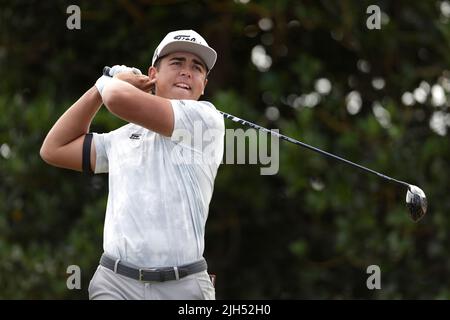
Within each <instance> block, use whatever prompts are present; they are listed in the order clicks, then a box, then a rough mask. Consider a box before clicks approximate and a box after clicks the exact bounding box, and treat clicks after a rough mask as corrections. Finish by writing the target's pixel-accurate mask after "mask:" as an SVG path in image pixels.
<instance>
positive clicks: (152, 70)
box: [148, 66, 158, 80]
mask: <svg viewBox="0 0 450 320" xmlns="http://www.w3.org/2000/svg"><path fill="white" fill-rule="evenodd" d="M157 74H158V70H157V69H156V68H155V67H154V66H150V67H149V68H148V77H149V78H150V80H153V79H155V78H156V75H157Z"/></svg>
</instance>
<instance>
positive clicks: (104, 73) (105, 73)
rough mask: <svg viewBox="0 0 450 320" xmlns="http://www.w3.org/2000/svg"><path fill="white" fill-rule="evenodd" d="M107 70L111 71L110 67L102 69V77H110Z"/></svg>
mask: <svg viewBox="0 0 450 320" xmlns="http://www.w3.org/2000/svg"><path fill="white" fill-rule="evenodd" d="M109 70H111V68H110V67H108V66H105V67H103V75H104V76H108V77H110V75H109Z"/></svg>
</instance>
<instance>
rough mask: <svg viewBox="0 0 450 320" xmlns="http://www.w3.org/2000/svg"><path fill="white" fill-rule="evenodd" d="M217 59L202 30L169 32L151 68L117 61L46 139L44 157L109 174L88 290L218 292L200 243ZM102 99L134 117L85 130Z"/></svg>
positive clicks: (211, 175) (167, 295)
mask: <svg viewBox="0 0 450 320" xmlns="http://www.w3.org/2000/svg"><path fill="white" fill-rule="evenodd" d="M216 58H217V54H216V52H215V51H214V50H213V49H212V48H211V47H209V46H208V44H207V43H206V41H205V39H203V37H201V36H200V35H199V34H198V33H197V32H195V31H193V30H178V31H174V32H170V33H168V34H167V36H166V37H165V38H164V39H163V40H162V41H161V43H160V44H159V46H158V47H157V48H156V50H155V52H154V56H153V59H152V65H151V66H150V68H149V69H148V76H145V75H142V74H141V72H140V71H139V70H138V69H136V68H130V67H126V66H123V65H116V66H113V67H112V68H110V69H109V71H108V74H107V75H102V76H101V77H100V78H99V79H98V80H97V82H96V84H95V86H93V87H92V88H91V89H89V90H88V91H87V92H86V93H85V94H84V95H83V96H81V98H80V99H79V100H78V101H76V102H75V103H74V104H73V105H72V106H71V107H70V108H69V109H68V110H67V111H66V112H65V113H64V114H63V115H62V116H61V117H60V118H59V119H58V121H57V122H56V123H55V124H54V126H53V127H52V128H51V130H50V132H49V133H48V135H47V137H46V138H45V140H44V142H43V145H42V147H41V151H40V154H41V157H42V158H43V159H44V160H45V161H46V162H47V163H49V164H51V165H53V166H57V167H62V168H67V169H72V170H77V171H85V172H92V173H108V176H109V194H108V203H107V207H106V216H105V225H104V237H103V250H104V253H103V255H102V256H101V257H100V264H99V266H98V268H97V270H96V272H95V274H94V276H93V277H92V279H91V282H90V284H89V289H88V290H89V298H90V299H215V289H214V286H213V283H212V282H211V279H210V277H209V274H208V272H207V264H206V261H205V259H204V257H203V252H204V235H205V224H206V220H207V217H208V208H209V203H210V200H211V196H212V193H213V187H214V180H215V177H216V174H217V170H218V167H219V165H220V163H221V161H222V156H223V138H224V132H225V128H224V120H223V117H222V116H221V114H220V113H219V112H218V111H217V110H216V109H215V107H214V106H213V105H212V104H211V103H209V102H206V101H199V98H200V97H201V95H202V94H203V93H204V89H205V87H206V84H207V82H208V80H207V76H208V74H209V72H210V71H211V69H212V68H213V66H214V64H215V62H216ZM102 103H103V104H104V105H105V106H106V108H107V109H108V111H109V112H110V113H111V114H113V115H115V116H117V117H119V118H121V119H124V120H125V121H127V122H128V124H126V125H124V126H122V127H120V128H118V129H116V130H114V131H111V132H108V133H101V134H99V133H89V127H90V124H91V122H92V119H93V118H94V116H95V114H96V113H97V111H98V110H99V109H100V107H101V105H102Z"/></svg>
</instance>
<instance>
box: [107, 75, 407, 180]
mask: <svg viewBox="0 0 450 320" xmlns="http://www.w3.org/2000/svg"><path fill="white" fill-rule="evenodd" d="M109 70H110V67H104V68H103V74H104V75H108V76H109ZM219 112H220V113H221V114H222V115H223V116H224V117H225V118H227V119H230V120H231V121H234V122H237V123H240V124H242V125H244V126H248V127H251V128H253V129H257V130H261V131H264V132H266V133H269V134H271V135H273V136H275V137H277V138H280V139H282V140H285V141H289V142H291V143H293V144H296V145H298V146H301V147H304V148H307V149H309V150H312V151H315V152H317V153H320V154H322V155H324V156H327V157H329V158H332V159H335V160H338V161H341V162H344V163H346V164H348V165H351V166H354V167H357V168H359V169H361V170H363V171H366V172H369V173H372V174H374V175H376V176H378V177H380V178H383V179H385V180H388V181H391V182H395V183H399V184H401V185H404V186H406V187H407V188H409V186H410V185H409V183H406V182H404V181H400V180H397V179H394V178H391V177H388V176H386V175H384V174H381V173H379V172H376V171H375V170H372V169H369V168H366V167H364V166H361V165H359V164H357V163H354V162H351V161H349V160H347V159H344V158H341V157H339V156H336V155H334V154H332V153H329V152H326V151H323V150H320V149H319V148H316V147H313V146H310V145H309V144H306V143H303V142H300V141H298V140H295V139H292V138H290V137H288V136H285V135H283V134H281V133H278V132H275V131H272V130H269V129H266V128H264V127H261V126H259V125H257V124H254V123H251V122H248V121H247V120H243V119H240V118H238V117H235V116H233V115H231V114H228V113H225V112H222V111H219Z"/></svg>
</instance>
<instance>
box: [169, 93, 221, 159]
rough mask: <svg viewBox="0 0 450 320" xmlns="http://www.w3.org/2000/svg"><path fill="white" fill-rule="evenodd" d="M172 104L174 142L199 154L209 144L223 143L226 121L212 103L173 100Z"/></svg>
mask: <svg viewBox="0 0 450 320" xmlns="http://www.w3.org/2000/svg"><path fill="white" fill-rule="evenodd" d="M171 103H172V108H173V113H174V132H173V134H172V140H175V141H176V140H178V141H180V143H182V144H184V145H186V144H187V145H189V146H190V147H193V148H194V149H195V150H196V151H199V152H203V151H205V149H206V148H207V146H208V142H214V141H216V140H222V141H223V137H224V135H225V123H224V119H223V116H222V115H221V114H220V113H219V112H218V111H217V109H216V108H215V107H214V105H213V104H212V103H209V102H206V101H196V100H171ZM180 137H181V138H182V139H181V140H180ZM219 146H220V144H219Z"/></svg>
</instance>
